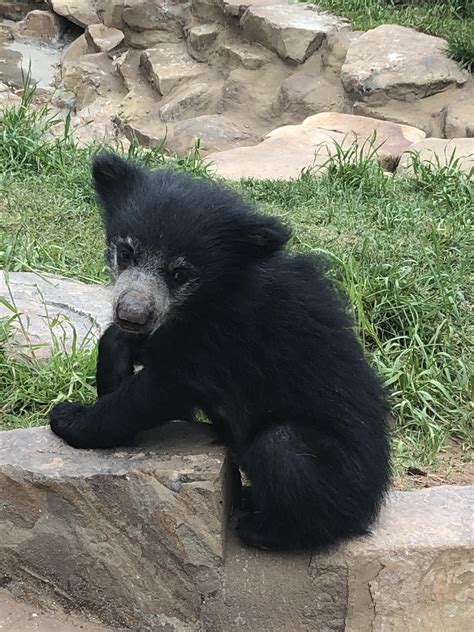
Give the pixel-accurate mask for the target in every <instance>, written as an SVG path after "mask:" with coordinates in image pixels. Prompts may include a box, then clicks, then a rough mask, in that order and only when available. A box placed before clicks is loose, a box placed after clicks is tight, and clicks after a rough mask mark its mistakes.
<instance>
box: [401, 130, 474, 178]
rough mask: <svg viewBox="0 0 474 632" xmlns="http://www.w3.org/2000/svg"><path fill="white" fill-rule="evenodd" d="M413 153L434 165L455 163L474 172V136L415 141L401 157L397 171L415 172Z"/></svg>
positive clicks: (403, 173) (402, 172)
mask: <svg viewBox="0 0 474 632" xmlns="http://www.w3.org/2000/svg"><path fill="white" fill-rule="evenodd" d="M413 154H416V155H417V156H418V159H419V160H421V161H422V162H426V163H430V164H431V165H433V166H434V167H444V166H446V165H453V166H456V167H457V168H459V169H461V170H462V171H464V172H465V173H467V174H470V173H471V174H472V173H474V138H452V139H449V140H445V139H443V138H425V139H424V140H421V141H419V142H418V143H414V144H413V145H412V146H411V148H410V151H409V152H405V153H404V154H403V155H402V157H401V158H400V163H399V165H398V168H397V173H401V174H402V175H411V174H412V173H413Z"/></svg>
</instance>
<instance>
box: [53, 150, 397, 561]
mask: <svg viewBox="0 0 474 632" xmlns="http://www.w3.org/2000/svg"><path fill="white" fill-rule="evenodd" d="M93 174H94V180H95V187H96V190H97V193H98V196H99V199H100V201H101V203H102V206H103V208H104V222H105V227H106V232H107V240H108V243H109V245H110V244H113V243H115V242H116V240H117V239H118V238H120V237H122V238H127V237H131V238H133V243H134V251H133V253H132V255H133V256H132V258H131V260H130V261H128V262H126V267H128V268H130V266H136V267H137V268H139V267H140V265H144V269H145V268H146V270H147V272H148V273H150V270H151V274H152V275H155V276H156V277H159V278H160V279H161V281H163V279H165V282H166V284H167V285H166V287H167V291H168V290H169V296H170V297H171V299H170V300H171V303H170V306H169V309H168V311H167V312H166V314H165V316H166V317H165V319H164V320H163V322H162V323H161V325H160V326H159V327H158V328H157V329H156V331H154V332H153V333H152V334H151V335H150V333H149V332H145V333H141V334H133V333H127V332H124V331H122V330H121V329H120V328H119V327H118V326H117V325H115V324H114V325H112V326H111V327H110V329H109V330H108V331H107V332H106V333H105V335H104V337H103V338H102V340H101V342H100V347H99V362H98V375H97V381H98V391H99V395H100V397H99V399H98V400H97V402H96V403H95V404H93V405H91V406H84V405H81V404H75V403H63V404H59V405H58V406H56V407H55V408H54V409H53V411H52V413H51V427H52V429H53V431H54V432H55V433H56V434H58V435H59V436H61V437H63V438H64V439H65V440H66V441H67V442H68V443H70V444H71V445H72V446H75V447H78V448H107V447H112V446H117V445H120V444H124V443H126V442H129V441H130V440H131V439H132V438H133V436H134V435H135V434H136V433H137V432H138V431H140V430H143V429H145V428H149V427H152V426H155V425H158V424H161V423H165V422H167V421H169V420H172V419H183V418H184V419H187V418H190V417H191V416H192V414H193V411H194V410H198V409H200V410H202V411H204V413H205V414H206V415H207V416H208V417H209V419H210V420H211V421H212V423H213V424H214V427H215V430H216V432H217V433H218V435H219V437H220V438H221V439H222V441H223V442H224V443H225V444H226V445H227V446H228V447H229V448H230V450H231V451H232V453H233V454H234V455H235V458H236V460H237V462H238V464H239V465H240V467H241V468H242V469H243V470H244V471H245V472H246V474H247V475H248V478H249V479H250V481H251V482H252V487H251V488H250V490H249V491H250V505H249V507H248V509H247V511H246V513H245V515H244V516H243V517H242V518H241V520H240V522H239V524H238V533H239V536H240V538H241V539H242V541H243V542H244V543H246V544H248V545H252V546H256V547H262V548H269V549H277V550H288V549H301V548H320V547H325V546H329V545H332V544H334V543H336V542H338V541H339V540H341V539H343V538H347V537H351V536H355V535H358V534H364V533H366V532H367V530H368V528H369V526H370V524H371V523H372V521H373V520H374V518H375V517H376V516H377V513H378V510H379V507H380V504H381V501H382V499H383V495H384V492H385V491H386V489H387V485H388V481H389V440H388V432H387V421H386V420H387V414H388V409H387V403H386V398H385V394H384V392H383V389H382V388H381V386H380V383H379V380H378V379H377V377H376V376H375V374H374V372H373V371H372V370H371V368H370V367H369V365H368V363H367V361H366V360H365V358H364V354H363V351H362V349H361V346H360V344H359V342H358V341H357V340H356V337H355V335H354V333H353V323H352V322H351V319H350V318H349V316H348V315H347V311H346V309H345V306H344V304H343V302H342V301H341V299H340V297H339V296H338V295H337V293H336V291H335V290H334V289H333V288H332V287H331V285H330V283H329V282H328V281H327V280H326V278H325V276H324V273H323V271H322V270H321V267H320V262H319V261H318V259H316V258H314V257H309V256H303V255H301V254H292V253H289V252H286V251H285V250H284V247H285V244H286V242H287V240H288V238H289V231H288V229H287V228H286V227H284V226H283V225H282V224H281V223H280V221H279V220H277V219H276V218H273V217H268V216H264V215H260V214H258V213H257V212H256V211H255V210H254V209H253V208H252V207H250V206H249V205H248V204H247V203H246V202H245V201H243V200H242V199H241V198H240V197H239V196H238V195H236V194H235V193H233V192H231V191H229V190H227V189H225V188H221V187H219V186H217V185H215V184H213V183H211V182H208V181H204V180H196V179H191V178H190V177H187V176H185V175H181V174H178V173H173V172H171V171H157V172H154V173H153V172H149V171H147V170H144V169H140V168H138V167H136V166H133V165H131V164H130V163H127V162H125V161H123V160H121V159H119V158H117V157H115V156H113V155H103V156H100V157H98V158H97V159H96V160H95V163H94V168H93ZM147 257H148V259H147ZM153 257H155V259H153ZM176 258H178V259H180V260H181V258H182V259H184V260H185V261H186V265H189V266H190V267H189V268H187V274H186V275H185V280H186V283H188V289H187V291H186V292H184V294H183V296H184V298H183V296H181V298H180V299H179V300H178V299H176V302H175V303H173V296H174V293H175V292H177V289H176V287H175V285H174V284H176V283H177V281H176V280H175V279H174V277H173V276H172V274H171V273H170V270H169V269H168V265H171V264H169V262H171V261H174V260H176ZM144 260H146V261H147V263H146V265H145V264H143V263H141V261H144ZM150 261H154V262H155V263H154V264H153V265H151V264H150ZM122 265H123V263H122ZM120 272H121V270H118V274H120ZM161 281H160V282H161ZM182 282H183V279H181V281H180V282H179V283H182ZM178 294H179V293H178ZM134 362H141V363H142V364H143V365H144V369H143V370H142V371H140V372H138V373H135V374H134V371H133V364H134Z"/></svg>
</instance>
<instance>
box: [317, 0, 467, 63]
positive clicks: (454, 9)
mask: <svg viewBox="0 0 474 632" xmlns="http://www.w3.org/2000/svg"><path fill="white" fill-rule="evenodd" d="M314 3H315V4H317V5H318V6H320V7H321V8H323V9H327V10H328V11H331V12H332V13H335V14H337V15H341V16H344V17H346V18H348V19H349V20H350V21H351V24H352V26H353V28H354V29H356V30H362V31H367V30H369V29H372V28H375V27H376V26H380V25H381V24H401V25H402V26H410V27H413V28H415V29H418V30H419V31H423V32H424V33H428V34H430V35H437V36H438V37H443V38H444V39H446V40H447V42H448V45H449V53H450V55H451V56H452V57H453V58H454V59H456V60H457V61H459V62H460V63H461V64H462V65H463V66H465V67H466V68H468V69H469V70H472V67H473V65H474V3H473V2H472V0H412V1H410V0H407V1H406V2H403V3H398V4H397V3H396V2H394V1H393V0H314Z"/></svg>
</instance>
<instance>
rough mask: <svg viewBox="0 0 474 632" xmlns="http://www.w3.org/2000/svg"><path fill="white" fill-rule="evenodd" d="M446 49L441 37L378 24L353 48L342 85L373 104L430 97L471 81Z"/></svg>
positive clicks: (358, 40) (347, 57)
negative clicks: (389, 100)
mask: <svg viewBox="0 0 474 632" xmlns="http://www.w3.org/2000/svg"><path fill="white" fill-rule="evenodd" d="M446 50H447V44H446V41H445V40H443V39H440V38H439V37H433V36H431V35H425V34H424V33H419V32H418V31H415V30H414V29H410V28H407V27H404V26H397V25H393V24H385V25H383V26H378V27H377V28H375V29H372V30H370V31H367V32H366V33H364V34H363V35H361V36H360V37H358V38H357V39H356V40H355V41H354V42H352V43H351V44H350V46H349V50H348V51H347V56H346V61H345V63H344V65H343V66H342V72H341V78H342V82H343V84H344V87H345V88H346V90H347V91H348V92H349V93H351V94H352V95H355V96H356V97H357V98H360V99H363V100H367V99H369V98H370V99H371V100H372V101H373V102H375V101H377V102H380V103H384V102H386V101H387V99H406V100H410V101H414V100H415V99H419V98H422V97H427V96H429V95H431V94H435V93H437V92H441V91H442V90H445V89H446V88H450V87H455V86H457V85H458V86H459V85H462V84H463V83H465V82H466V80H467V76H468V75H467V73H466V72H463V71H462V70H461V69H460V68H459V67H458V65H457V64H456V62H455V61H453V60H452V59H449V58H448V56H447V54H446Z"/></svg>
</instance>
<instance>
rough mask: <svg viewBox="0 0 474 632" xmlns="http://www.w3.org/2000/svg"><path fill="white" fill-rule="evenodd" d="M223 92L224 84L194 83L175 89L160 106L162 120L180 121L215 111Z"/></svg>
mask: <svg viewBox="0 0 474 632" xmlns="http://www.w3.org/2000/svg"><path fill="white" fill-rule="evenodd" d="M221 94H222V84H219V83H215V82H214V83H203V82H200V83H194V84H190V85H184V86H182V87H181V88H178V89H177V90H174V91H173V93H172V95H171V97H170V98H169V99H168V100H167V101H166V103H164V104H163V105H162V106H161V108H160V118H161V120H162V121H179V120H181V119H186V118H193V117H196V116H199V115H201V114H205V113H206V112H208V111H215V110H216V105H217V103H218V101H219V99H220V97H221Z"/></svg>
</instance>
